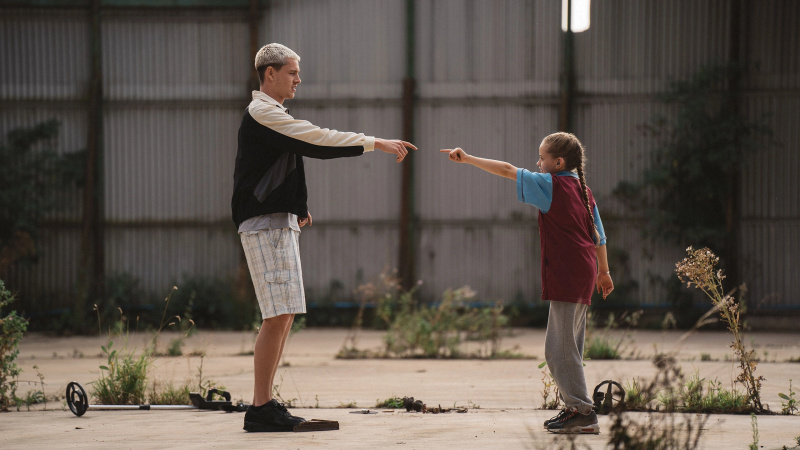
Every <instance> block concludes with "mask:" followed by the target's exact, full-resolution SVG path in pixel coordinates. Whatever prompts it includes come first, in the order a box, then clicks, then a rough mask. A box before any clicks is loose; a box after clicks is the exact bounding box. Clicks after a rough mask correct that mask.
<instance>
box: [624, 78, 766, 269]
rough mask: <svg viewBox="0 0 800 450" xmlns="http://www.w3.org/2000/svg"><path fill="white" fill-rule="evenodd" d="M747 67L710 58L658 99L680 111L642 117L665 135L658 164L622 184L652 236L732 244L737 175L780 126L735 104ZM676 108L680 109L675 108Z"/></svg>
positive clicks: (729, 251) (648, 128) (655, 156)
mask: <svg viewBox="0 0 800 450" xmlns="http://www.w3.org/2000/svg"><path fill="white" fill-rule="evenodd" d="M745 69H746V68H745V67H743V66H735V65H715V66H707V67H704V68H702V69H701V70H699V71H698V72H697V73H695V74H694V75H693V76H692V77H690V78H689V79H687V80H679V81H674V82H672V83H670V85H669V87H668V89H667V90H666V91H665V92H664V93H662V94H660V95H658V96H657V100H658V101H660V102H661V103H663V104H664V105H665V106H668V107H670V108H671V109H672V108H673V107H674V108H677V110H676V112H675V114H674V116H672V117H666V116H657V117H654V118H652V119H651V120H650V121H649V122H648V123H645V124H644V125H642V127H641V128H642V130H643V132H644V134H646V135H647V136H648V137H650V138H652V139H654V140H655V141H656V142H657V145H656V148H655V149H654V150H653V152H652V155H651V159H652V164H651V165H650V167H649V168H648V169H646V170H645V171H644V173H643V176H642V181H640V182H629V181H624V182H621V183H619V184H618V185H617V187H616V188H615V190H614V194H615V196H617V197H618V198H620V199H621V200H623V201H624V202H625V203H626V204H627V205H628V206H629V207H630V209H632V210H633V211H640V212H641V213H642V216H643V218H644V219H645V220H646V225H645V226H644V227H643V230H646V233H648V235H649V236H650V237H651V238H654V239H660V240H663V241H665V242H671V243H678V244H681V243H684V242H697V243H699V244H700V245H702V246H709V247H713V248H717V249H721V252H722V254H723V255H724V256H725V258H724V259H725V260H726V261H728V260H730V259H731V258H730V256H732V255H733V252H734V251H735V250H736V249H734V248H731V242H732V240H731V237H732V234H731V233H732V232H733V231H734V230H735V227H734V226H733V225H734V224H733V223H732V221H733V220H736V219H735V213H734V211H733V210H734V208H735V198H736V196H737V191H738V189H739V188H740V186H739V185H738V183H737V182H736V180H737V177H738V175H739V173H740V171H741V168H742V166H743V164H744V162H745V160H746V158H747V157H749V156H751V155H753V154H754V153H756V152H757V151H758V150H759V149H760V148H762V147H763V144H764V143H763V139H764V138H765V137H769V136H771V134H772V131H771V130H770V129H769V127H768V126H767V125H765V118H764V117H761V118H758V119H756V120H751V119H750V117H749V116H748V115H746V114H745V113H744V112H743V111H741V110H739V109H737V108H736V107H733V105H735V103H736V98H737V96H738V95H740V93H739V92H737V91H736V90H734V89H730V86H734V85H735V83H733V82H732V80H735V79H738V78H740V77H741V76H742V75H743V74H744V72H745ZM673 110H674V109H673Z"/></svg>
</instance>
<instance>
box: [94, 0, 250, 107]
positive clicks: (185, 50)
mask: <svg viewBox="0 0 800 450" xmlns="http://www.w3.org/2000/svg"><path fill="white" fill-rule="evenodd" d="M102 40H103V45H102V49H103V55H102V62H103V89H104V95H105V97H106V99H107V100H204V101H210V100H230V99H237V98H243V99H246V98H247V94H248V92H247V89H246V87H247V81H248V79H249V78H248V77H249V76H250V74H249V72H248V71H247V69H248V68H251V67H252V63H249V62H248V61H249V60H250V58H249V57H248V55H247V53H248V49H249V44H248V42H249V41H248V28H247V24H246V22H244V21H243V20H241V21H232V20H231V19H228V18H226V17H225V16H222V17H221V18H220V19H219V21H213V22H212V21H209V18H208V16H207V15H201V16H194V15H192V16H180V15H179V16H177V17H175V16H170V15H162V14H159V15H153V14H147V15H143V16H136V15H133V16H132V15H131V14H125V15H122V16H119V15H116V14H109V15H108V16H104V19H103V21H102Z"/></svg>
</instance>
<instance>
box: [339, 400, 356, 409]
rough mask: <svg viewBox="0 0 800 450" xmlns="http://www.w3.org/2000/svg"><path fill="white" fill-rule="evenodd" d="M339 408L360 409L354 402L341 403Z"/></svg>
mask: <svg viewBox="0 0 800 450" xmlns="http://www.w3.org/2000/svg"><path fill="white" fill-rule="evenodd" d="M337 408H358V404H357V403H356V402H355V401H352V402H350V403H344V402H340V403H339V406H337Z"/></svg>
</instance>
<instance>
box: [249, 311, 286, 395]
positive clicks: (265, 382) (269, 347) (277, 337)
mask: <svg viewBox="0 0 800 450" xmlns="http://www.w3.org/2000/svg"><path fill="white" fill-rule="evenodd" d="M293 320H294V314H282V315H280V316H275V317H271V318H269V319H265V320H264V321H263V322H261V329H260V330H259V331H258V337H257V338H256V345H255V347H254V349H253V363H254V375H255V385H254V386H253V406H261V405H263V404H265V403H267V402H269V401H270V400H272V386H274V384H275V373H276V372H277V371H278V364H280V360H281V356H282V355H283V348H284V346H285V345H286V338H287V337H288V336H289V331H291V329H292V321H293Z"/></svg>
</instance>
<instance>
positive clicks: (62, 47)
mask: <svg viewBox="0 0 800 450" xmlns="http://www.w3.org/2000/svg"><path fill="white" fill-rule="evenodd" d="M0 62H1V63H0V100H10V99H24V100H49V101H52V100H75V99H81V98H83V97H84V96H85V95H86V83H87V82H88V79H89V25H88V23H87V22H86V15H85V14H83V13H81V12H74V11H47V12H46V13H36V14H33V13H30V12H27V11H25V10H14V9H10V10H3V11H2V14H0Z"/></svg>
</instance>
